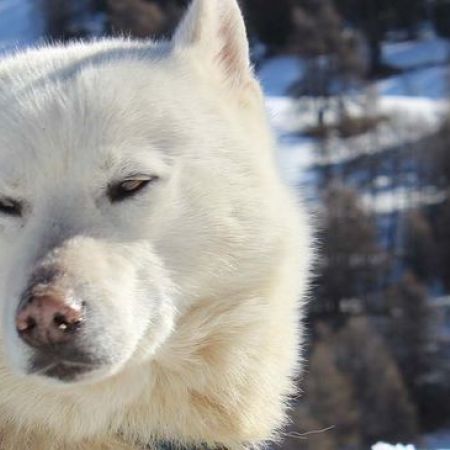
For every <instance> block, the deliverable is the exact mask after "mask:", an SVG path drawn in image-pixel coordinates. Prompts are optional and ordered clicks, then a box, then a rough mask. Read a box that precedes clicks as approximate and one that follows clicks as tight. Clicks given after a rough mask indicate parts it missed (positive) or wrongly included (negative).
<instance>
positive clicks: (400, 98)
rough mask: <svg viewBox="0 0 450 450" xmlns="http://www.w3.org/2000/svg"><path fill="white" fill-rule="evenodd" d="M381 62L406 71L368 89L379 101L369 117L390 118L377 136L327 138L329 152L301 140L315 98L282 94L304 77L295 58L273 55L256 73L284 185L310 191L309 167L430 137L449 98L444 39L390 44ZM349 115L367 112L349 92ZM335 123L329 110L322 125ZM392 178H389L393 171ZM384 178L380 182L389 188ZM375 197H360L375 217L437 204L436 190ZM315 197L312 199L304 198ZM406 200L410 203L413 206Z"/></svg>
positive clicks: (390, 191) (400, 190) (383, 192)
mask: <svg viewBox="0 0 450 450" xmlns="http://www.w3.org/2000/svg"><path fill="white" fill-rule="evenodd" d="M383 53H384V56H385V58H386V61H387V62H389V63H391V64H393V65H396V66H397V67H400V68H402V69H404V72H403V73H402V74H400V75H395V76H392V77H390V78H387V79H384V80H381V81H379V82H377V83H375V84H374V86H373V87H372V89H373V91H374V92H375V93H376V95H375V96H374V98H375V99H376V102H374V105H373V106H372V109H373V111H372V113H373V114H375V115H377V116H381V117H387V118H388V119H389V120H387V121H386V122H382V123H381V124H380V125H379V126H378V127H377V128H376V130H375V131H371V132H369V133H366V134H363V135H360V136H356V137H353V138H350V139H340V138H338V137H335V138H332V139H330V141H329V142H328V143H327V147H328V149H327V151H325V152H324V151H323V149H321V147H320V145H319V143H318V142H317V141H315V140H314V139H311V138H307V137H305V136H304V135H302V134H301V133H302V130H305V129H307V128H308V127H311V126H313V125H315V123H316V120H317V119H316V117H317V112H316V109H315V106H314V99H308V98H303V99H302V101H301V102H296V101H294V100H293V99H291V98H290V97H288V96H287V95H286V92H287V90H288V88H289V87H290V86H291V85H292V83H293V82H294V81H295V80H296V79H298V77H299V76H301V74H302V65H301V63H300V62H299V61H298V60H297V59H296V58H295V57H294V56H283V57H278V58H273V59H271V60H269V61H268V62H266V63H265V64H264V65H263V66H262V67H261V68H260V70H259V72H258V76H259V78H260V79H261V82H262V85H263V89H264V91H265V94H266V106H267V110H268V114H269V118H270V121H271V124H272V126H273V128H274V130H275V132H276V134H277V135H278V141H279V158H278V159H279V165H280V168H281V170H282V173H283V175H284V177H285V179H286V181H287V182H288V183H289V184H291V185H294V186H301V187H302V189H309V190H311V189H312V187H311V185H312V184H313V183H314V181H315V179H316V178H317V176H316V174H314V170H315V168H317V167H320V166H323V165H333V164H334V165H339V164H343V163H345V162H350V161H352V160H353V159H354V158H357V157H361V155H374V154H375V153H377V152H378V153H382V152H384V151H385V150H386V149H388V148H395V147H396V146H399V145H406V144H409V143H414V142H417V141H418V140H419V139H421V138H422V137H424V136H426V135H428V134H430V133H432V132H433V131H435V130H436V129H437V127H438V126H439V125H440V123H441V121H442V118H443V117H444V115H445V114H446V113H447V112H448V103H447V101H446V98H447V94H448V92H449V91H448V88H449V87H450V64H449V55H450V51H449V45H448V43H447V42H446V41H445V40H443V39H438V38H435V37H433V38H427V39H424V40H422V41H410V42H401V43H398V42H397V43H387V44H385V45H384V49H383ZM347 108H348V111H349V112H350V114H351V115H353V116H358V115H360V114H361V112H362V111H363V109H364V108H365V104H364V100H363V96H362V95H354V96H353V97H352V98H351V99H350V100H349V102H348V104H347ZM334 119H335V116H334V114H333V112H332V111H330V112H329V113H327V115H326V116H325V122H326V123H331V122H333V121H334ZM391 176H394V174H391ZM389 179H390V178H389V177H387V179H386V180H385V182H386V183H388V184H389ZM378 191H379V192H378V193H377V195H376V196H375V197H374V196H373V195H369V194H367V193H363V201H364V203H365V204H366V206H367V208H368V209H370V210H371V211H373V212H375V213H377V214H389V213H392V212H394V211H401V210H403V209H405V208H406V207H407V206H408V207H410V206H420V205H429V204H433V203H436V202H440V201H441V200H442V194H441V193H439V192H434V191H427V190H425V191H424V190H421V192H411V191H410V190H409V191H408V198H407V200H408V204H407V202H406V200H405V198H406V197H405V195H406V187H405V186H403V187H402V186H400V187H397V188H396V190H393V189H389V188H382V189H379V190H378ZM306 196H307V197H311V198H312V199H314V198H315V196H314V195H309V193H307V194H306ZM410 202H411V203H410Z"/></svg>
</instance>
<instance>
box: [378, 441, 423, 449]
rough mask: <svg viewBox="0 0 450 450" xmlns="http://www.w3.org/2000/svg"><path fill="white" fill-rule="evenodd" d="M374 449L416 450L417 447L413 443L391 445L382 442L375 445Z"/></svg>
mask: <svg viewBox="0 0 450 450" xmlns="http://www.w3.org/2000/svg"><path fill="white" fill-rule="evenodd" d="M372 450H415V447H414V446H412V445H401V444H397V445H390V444H385V443H384V442H380V443H379V444H376V445H374V446H373V447H372Z"/></svg>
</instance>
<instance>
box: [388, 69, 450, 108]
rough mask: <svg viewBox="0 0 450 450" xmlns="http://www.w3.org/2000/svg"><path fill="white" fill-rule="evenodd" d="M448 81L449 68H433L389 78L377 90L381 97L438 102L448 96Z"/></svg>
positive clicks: (449, 77) (449, 75) (449, 78)
mask: <svg viewBox="0 0 450 450" xmlns="http://www.w3.org/2000/svg"><path fill="white" fill-rule="evenodd" d="M449 80H450V70H449V66H435V67H430V68H425V69H420V70H412V71H408V72H405V73H403V74H401V75H398V76H394V77H391V78H389V79H388V80H386V81H382V82H380V83H379V88H380V93H381V95H384V96H389V95H396V96H400V95H401V96H407V97H419V96H426V97H427V98H432V99H436V100H439V99H442V98H443V97H444V96H445V95H446V94H448V92H449Z"/></svg>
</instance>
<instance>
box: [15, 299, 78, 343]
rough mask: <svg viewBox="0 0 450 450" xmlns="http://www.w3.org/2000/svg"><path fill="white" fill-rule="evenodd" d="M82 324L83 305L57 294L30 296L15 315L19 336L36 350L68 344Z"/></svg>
mask: <svg viewBox="0 0 450 450" xmlns="http://www.w3.org/2000/svg"><path fill="white" fill-rule="evenodd" d="M82 323H83V307H82V305H81V304H79V303H77V302H75V301H73V300H71V299H68V298H66V297H65V296H64V295H63V294H60V293H48V294H43V295H40V296H35V295H34V296H33V295H31V296H29V297H28V298H27V299H25V301H24V302H23V304H21V305H20V306H19V309H18V311H17V315H16V328H17V332H18V333H19V336H20V337H21V338H22V339H23V340H24V341H25V342H26V343H27V344H28V345H30V346H32V347H36V348H39V347H44V346H48V345H53V344H63V343H68V342H70V341H71V340H73V339H74V337H75V336H76V334H77V332H78V331H79V330H80V328H81V325H82Z"/></svg>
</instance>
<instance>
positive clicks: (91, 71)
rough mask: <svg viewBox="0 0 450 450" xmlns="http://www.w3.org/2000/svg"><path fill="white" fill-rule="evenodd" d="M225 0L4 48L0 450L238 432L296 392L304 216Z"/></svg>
mask: <svg viewBox="0 0 450 450" xmlns="http://www.w3.org/2000/svg"><path fill="white" fill-rule="evenodd" d="M274 160H275V152H274V142H273V138H272V136H271V133H270V131H269V127H268V124H267V120H266V116H265V112H264V103H263V97H262V94H261V91H260V88H259V86H258V83H257V82H256V81H255V79H254V76H253V73H252V70H251V68H250V66H249V56H248V44H247V39H246V35H245V29H244V25H243V20H242V17H241V14H240V11H239V8H238V6H237V3H236V1H235V0H194V2H193V3H192V5H191V7H190V8H189V11H188V13H187V15H186V17H185V18H184V19H183V21H182V23H181V25H180V26H179V28H178V30H177V32H176V34H175V37H174V38H173V39H172V40H171V41H170V42H162V43H156V42H133V41H128V40H123V39H118V40H104V41H99V42H95V43H91V44H73V45H69V46H67V47H63V46H55V47H46V48H40V49H37V50H29V51H26V52H24V53H19V54H17V55H15V56H12V57H9V58H6V59H4V60H3V61H2V62H0V248H1V255H0V292H1V305H0V306H1V313H0V314H1V342H0V344H1V345H0V348H1V353H0V448H1V449H3V450H5V449H7V450H10V449H14V450H25V449H39V450H51V449H58V450H59V449H85V450H88V449H89V450H96V449H122V448H123V449H139V448H144V447H146V446H147V445H150V446H152V445H155V446H157V445H158V443H159V442H168V441H169V442H177V443H179V444H181V445H187V446H192V445H196V444H205V445H208V446H225V447H228V448H244V447H249V446H255V445H260V444H261V443H263V442H265V441H266V440H268V439H273V438H276V436H277V432H278V431H279V430H280V426H281V425H282V424H283V422H284V420H285V408H286V402H287V400H288V398H289V396H290V395H291V394H292V393H293V384H294V383H293V376H294V375H295V374H296V373H297V370H298V369H299V367H298V353H299V352H298V347H299V344H300V339H301V325H300V318H301V317H300V316H301V304H300V303H301V302H300V299H301V296H302V295H304V290H305V286H306V284H307V278H308V276H307V274H308V267H309V260H310V249H309V241H310V239H309V234H308V227H307V225H306V221H305V218H304V217H303V215H302V213H301V212H300V211H299V208H298V205H296V201H295V200H294V197H293V196H292V194H291V193H290V192H289V191H288V189H287V188H286V187H285V186H284V184H283V182H282V181H281V179H280V176H279V174H278V172H277V170H276V165H275V163H274Z"/></svg>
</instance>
